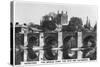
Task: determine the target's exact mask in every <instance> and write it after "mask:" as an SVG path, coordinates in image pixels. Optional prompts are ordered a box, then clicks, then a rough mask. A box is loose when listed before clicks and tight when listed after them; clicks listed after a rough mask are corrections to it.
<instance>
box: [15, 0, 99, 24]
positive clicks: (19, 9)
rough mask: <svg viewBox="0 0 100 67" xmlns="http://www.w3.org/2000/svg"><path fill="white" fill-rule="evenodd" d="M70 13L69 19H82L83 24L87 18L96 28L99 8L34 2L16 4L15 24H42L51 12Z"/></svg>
mask: <svg viewBox="0 0 100 67" xmlns="http://www.w3.org/2000/svg"><path fill="white" fill-rule="evenodd" d="M58 10H59V12H60V11H62V10H63V11H64V12H66V11H67V12H68V19H70V18H71V17H73V16H74V17H80V18H82V20H83V24H85V23H86V18H87V16H88V17H89V19H90V22H91V25H92V26H94V24H95V22H96V21H97V7H95V6H88V5H72V4H49V3H47V4H46V3H34V2H28V1H25V2H20V1H19V2H16V3H15V22H19V23H20V24H23V23H29V22H34V23H36V24H39V23H40V20H41V19H42V16H44V15H45V14H48V13H49V12H55V13H57V11H58Z"/></svg>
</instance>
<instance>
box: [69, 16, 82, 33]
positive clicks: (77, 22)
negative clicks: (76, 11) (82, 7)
mask: <svg viewBox="0 0 100 67" xmlns="http://www.w3.org/2000/svg"><path fill="white" fill-rule="evenodd" d="M82 25H83V23H82V19H81V18H78V17H72V18H71V19H70V21H69V25H68V26H69V28H70V29H71V30H72V31H81V30H82Z"/></svg>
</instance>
